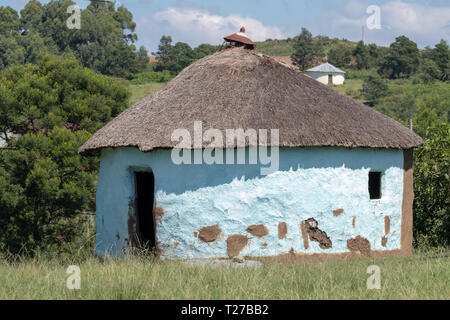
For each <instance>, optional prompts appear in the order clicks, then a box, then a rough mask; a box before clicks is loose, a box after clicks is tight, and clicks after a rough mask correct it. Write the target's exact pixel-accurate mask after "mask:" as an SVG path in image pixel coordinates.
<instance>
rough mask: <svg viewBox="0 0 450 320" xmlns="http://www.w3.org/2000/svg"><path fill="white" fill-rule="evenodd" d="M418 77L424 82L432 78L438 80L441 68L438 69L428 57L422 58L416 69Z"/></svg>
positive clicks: (430, 80)
mask: <svg viewBox="0 0 450 320" xmlns="http://www.w3.org/2000/svg"><path fill="white" fill-rule="evenodd" d="M417 73H418V75H419V78H420V79H421V80H422V81H423V82H424V83H429V82H432V81H434V80H439V79H440V78H441V75H442V73H441V70H439V67H438V65H437V64H436V63H435V62H434V61H433V60H430V59H423V60H422V62H421V63H420V66H419V69H418V71H417Z"/></svg>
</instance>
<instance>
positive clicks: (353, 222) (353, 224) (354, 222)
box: [352, 217, 356, 228]
mask: <svg viewBox="0 0 450 320" xmlns="http://www.w3.org/2000/svg"><path fill="white" fill-rule="evenodd" d="M355 226H356V217H353V220H352V227H353V228H354V227H355Z"/></svg>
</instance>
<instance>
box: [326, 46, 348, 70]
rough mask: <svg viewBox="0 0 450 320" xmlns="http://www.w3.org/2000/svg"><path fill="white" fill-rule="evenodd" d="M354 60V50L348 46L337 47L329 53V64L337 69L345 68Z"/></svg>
mask: <svg viewBox="0 0 450 320" xmlns="http://www.w3.org/2000/svg"><path fill="white" fill-rule="evenodd" d="M351 60H352V50H351V49H350V48H349V47H347V46H342V45H340V46H337V47H335V48H333V49H331V50H330V52H329V53H328V62H330V63H331V64H333V65H335V66H336V67H345V66H346V65H348V64H349V63H350V62H351Z"/></svg>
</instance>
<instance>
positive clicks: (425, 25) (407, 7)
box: [381, 1, 450, 36]
mask: <svg viewBox="0 0 450 320" xmlns="http://www.w3.org/2000/svg"><path fill="white" fill-rule="evenodd" d="M381 10H382V11H381V14H382V16H381V17H382V18H381V19H384V20H385V21H386V24H388V25H389V26H390V27H391V28H392V29H393V30H396V31H398V32H400V33H409V34H417V35H422V36H423V35H432V34H436V33H438V34H442V32H443V30H444V29H445V28H446V27H447V26H448V25H449V24H450V6H447V7H430V6H424V5H421V4H414V3H406V2H402V1H395V2H388V3H386V4H384V5H383V6H382V7H381Z"/></svg>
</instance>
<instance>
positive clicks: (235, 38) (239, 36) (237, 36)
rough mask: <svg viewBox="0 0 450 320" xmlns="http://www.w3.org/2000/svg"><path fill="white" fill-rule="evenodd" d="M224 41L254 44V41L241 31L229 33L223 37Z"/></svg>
mask: <svg viewBox="0 0 450 320" xmlns="http://www.w3.org/2000/svg"><path fill="white" fill-rule="evenodd" d="M224 39H225V40H226V41H230V42H240V43H243V44H247V45H251V46H254V45H255V43H254V42H253V41H252V40H251V39H250V38H249V37H247V36H246V35H245V34H244V33H243V32H238V33H234V34H232V35H229V36H228V37H225V38H224Z"/></svg>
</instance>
